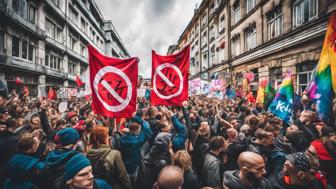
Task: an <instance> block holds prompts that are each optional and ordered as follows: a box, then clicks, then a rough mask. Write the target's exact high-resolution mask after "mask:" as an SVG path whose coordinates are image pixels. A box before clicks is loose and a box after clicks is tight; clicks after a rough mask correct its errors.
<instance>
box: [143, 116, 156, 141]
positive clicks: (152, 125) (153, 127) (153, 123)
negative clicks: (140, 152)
mask: <svg viewBox="0 0 336 189" xmlns="http://www.w3.org/2000/svg"><path fill="white" fill-rule="evenodd" d="M146 121H147V122H148V124H149V126H150V128H151V131H152V132H153V134H152V137H151V138H150V140H149V142H150V144H153V143H154V140H155V137H156V135H157V134H158V133H159V131H158V129H157V123H158V120H157V119H156V118H155V117H153V118H148V119H146Z"/></svg>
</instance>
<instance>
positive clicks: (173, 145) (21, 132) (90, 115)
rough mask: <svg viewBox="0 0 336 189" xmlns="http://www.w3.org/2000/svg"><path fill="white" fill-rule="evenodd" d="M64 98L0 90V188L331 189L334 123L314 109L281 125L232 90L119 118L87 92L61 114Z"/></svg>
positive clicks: (335, 159)
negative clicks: (97, 108) (100, 108)
mask: <svg viewBox="0 0 336 189" xmlns="http://www.w3.org/2000/svg"><path fill="white" fill-rule="evenodd" d="M62 101H64V99H63V100H62ZM62 101H61V100H59V101H51V100H46V99H43V98H42V99H37V98H32V99H29V98H28V97H24V96H21V95H18V94H17V93H16V92H15V91H13V92H12V93H11V94H7V91H5V90H2V91H0V153H1V155H0V188H3V189H33V188H34V189H44V188H48V189H60V188H62V189H64V188H69V189H77V188H78V189H92V188H99V189H105V188H106V189H109V188H113V189H132V188H134V189H152V188H154V189H179V188H182V189H199V188H208V189H209V188H216V189H223V188H224V189H272V188H273V189H327V188H328V189H331V188H336V169H335V168H336V135H335V128H334V125H326V124H324V123H323V122H320V121H319V120H318V118H317V115H316V112H315V111H314V108H309V109H308V108H304V109H301V110H299V111H297V113H295V119H294V120H295V121H294V123H293V124H292V125H288V124H286V123H284V122H283V121H282V120H280V119H278V118H277V117H275V116H274V115H272V114H271V113H269V112H267V111H264V110H263V108H262V106H260V105H257V106H256V105H255V104H252V103H249V102H248V101H246V100H245V99H244V98H238V97H237V98H234V99H226V98H225V99H217V98H208V97H205V96H194V97H190V98H189V100H188V101H184V102H182V106H180V107H174V106H173V107H165V106H156V107H155V106H151V105H150V103H149V102H148V101H146V100H145V99H140V98H139V99H138V105H137V111H136V112H135V113H134V116H133V117H132V118H131V119H123V118H122V119H116V120H114V119H109V118H106V117H103V116H101V115H97V114H95V113H94V112H93V111H92V109H91V106H90V102H88V101H87V100H86V99H84V98H83V99H81V98H71V99H67V100H66V102H67V110H66V111H65V112H61V111H60V110H59V108H58V106H59V104H60V103H61V102H62Z"/></svg>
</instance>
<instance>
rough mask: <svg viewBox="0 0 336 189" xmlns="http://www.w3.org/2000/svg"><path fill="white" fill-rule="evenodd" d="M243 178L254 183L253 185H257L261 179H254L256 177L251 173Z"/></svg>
mask: <svg viewBox="0 0 336 189" xmlns="http://www.w3.org/2000/svg"><path fill="white" fill-rule="evenodd" d="M245 177H246V178H247V179H248V180H249V181H250V182H252V183H254V184H253V185H259V184H260V181H261V178H258V177H256V175H255V174H254V173H252V172H247V173H246V174H245Z"/></svg>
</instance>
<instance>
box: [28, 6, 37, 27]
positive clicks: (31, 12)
mask: <svg viewBox="0 0 336 189" xmlns="http://www.w3.org/2000/svg"><path fill="white" fill-rule="evenodd" d="M35 19H36V8H35V7H34V6H33V5H29V17H28V20H29V21H30V22H31V23H34V24H35V23H36V21H35Z"/></svg>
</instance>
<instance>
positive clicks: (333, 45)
mask: <svg viewBox="0 0 336 189" xmlns="http://www.w3.org/2000/svg"><path fill="white" fill-rule="evenodd" d="M335 79H336V14H335V13H333V14H332V15H331V17H330V19H329V24H328V28H327V33H326V36H325V38H324V42H323V47H322V51H321V55H320V61H319V63H318V64H317V66H316V68H315V71H314V72H313V79H312V81H311V83H310V84H309V85H308V86H307V89H306V91H307V92H308V96H309V98H310V99H312V100H313V102H314V103H315V104H316V110H317V113H318V116H319V118H320V119H321V120H322V121H323V122H325V123H328V122H329V121H330V120H329V118H330V113H331V107H332V106H331V105H332V99H333V95H334V93H333V90H334V92H336V80H335Z"/></svg>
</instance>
